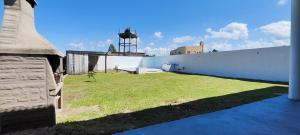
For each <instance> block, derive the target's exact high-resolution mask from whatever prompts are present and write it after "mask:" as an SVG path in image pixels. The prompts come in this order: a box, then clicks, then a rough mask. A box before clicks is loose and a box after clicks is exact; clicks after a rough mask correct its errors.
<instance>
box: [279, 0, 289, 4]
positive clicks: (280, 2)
mask: <svg viewBox="0 0 300 135" xmlns="http://www.w3.org/2000/svg"><path fill="white" fill-rule="evenodd" d="M287 2H288V0H278V1H277V4H278V5H285V4H286V3H287Z"/></svg>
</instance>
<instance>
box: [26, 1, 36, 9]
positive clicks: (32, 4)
mask: <svg viewBox="0 0 300 135" xmlns="http://www.w3.org/2000/svg"><path fill="white" fill-rule="evenodd" d="M26 1H27V2H28V3H29V4H30V5H31V7H32V8H34V7H35V6H36V2H35V0H26Z"/></svg>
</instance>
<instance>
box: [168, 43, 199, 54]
mask: <svg viewBox="0 0 300 135" xmlns="http://www.w3.org/2000/svg"><path fill="white" fill-rule="evenodd" d="M203 51H204V42H203V41H201V42H200V45H199V46H183V47H179V48H177V49H175V50H172V51H171V52H170V55H184V54H200V53H203Z"/></svg>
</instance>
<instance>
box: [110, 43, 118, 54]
mask: <svg viewBox="0 0 300 135" xmlns="http://www.w3.org/2000/svg"><path fill="white" fill-rule="evenodd" d="M108 51H109V52H117V49H116V47H115V46H114V45H113V44H110V45H109V48H108Z"/></svg>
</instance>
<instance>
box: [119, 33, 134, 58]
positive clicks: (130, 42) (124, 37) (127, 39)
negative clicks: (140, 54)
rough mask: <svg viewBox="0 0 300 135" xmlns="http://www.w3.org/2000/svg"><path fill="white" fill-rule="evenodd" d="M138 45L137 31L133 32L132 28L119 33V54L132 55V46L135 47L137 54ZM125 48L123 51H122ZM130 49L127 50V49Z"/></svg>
mask: <svg viewBox="0 0 300 135" xmlns="http://www.w3.org/2000/svg"><path fill="white" fill-rule="evenodd" d="M137 46H138V36H137V34H136V32H135V33H132V32H131V30H130V28H127V29H125V31H124V32H123V33H119V55H121V54H123V55H124V56H126V55H129V56H130V55H131V54H132V50H131V49H132V47H135V54H136V53H137ZM121 48H123V51H121ZM127 48H128V51H127V52H126V49H127Z"/></svg>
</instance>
